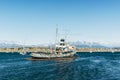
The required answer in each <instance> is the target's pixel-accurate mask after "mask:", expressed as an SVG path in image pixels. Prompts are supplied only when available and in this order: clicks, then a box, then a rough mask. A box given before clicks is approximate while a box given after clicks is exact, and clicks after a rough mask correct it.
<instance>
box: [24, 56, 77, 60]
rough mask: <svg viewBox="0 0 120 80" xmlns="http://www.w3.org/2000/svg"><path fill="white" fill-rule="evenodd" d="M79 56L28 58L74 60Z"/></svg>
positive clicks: (34, 58)
mask: <svg viewBox="0 0 120 80" xmlns="http://www.w3.org/2000/svg"><path fill="white" fill-rule="evenodd" d="M77 57H78V56H70V57H54V58H42V57H41V58H36V57H32V58H26V59H27V60H73V59H75V58H77Z"/></svg>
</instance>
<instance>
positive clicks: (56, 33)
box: [55, 28, 58, 53]
mask: <svg viewBox="0 0 120 80" xmlns="http://www.w3.org/2000/svg"><path fill="white" fill-rule="evenodd" d="M57 39H58V28H56V39H55V53H56V45H57Z"/></svg>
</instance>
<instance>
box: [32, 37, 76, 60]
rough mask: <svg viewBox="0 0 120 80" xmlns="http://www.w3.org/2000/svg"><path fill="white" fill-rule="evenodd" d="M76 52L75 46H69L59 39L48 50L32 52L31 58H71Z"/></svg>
mask: <svg viewBox="0 0 120 80" xmlns="http://www.w3.org/2000/svg"><path fill="white" fill-rule="evenodd" d="M75 53H76V47H75V46H71V45H69V44H68V43H66V42H65V39H61V40H60V42H59V43H57V44H56V45H55V48H54V49H52V50H51V51H50V52H33V53H31V56H32V59H53V58H71V57H73V56H74V55H75Z"/></svg>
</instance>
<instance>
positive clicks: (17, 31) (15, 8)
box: [0, 0, 120, 45]
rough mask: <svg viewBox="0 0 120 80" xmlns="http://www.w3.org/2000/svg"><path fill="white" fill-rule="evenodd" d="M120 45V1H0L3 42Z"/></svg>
mask: <svg viewBox="0 0 120 80" xmlns="http://www.w3.org/2000/svg"><path fill="white" fill-rule="evenodd" d="M56 28H58V30H59V32H58V33H59V35H60V37H61V38H62V37H63V34H67V35H68V37H67V39H68V40H69V41H88V42H91V41H92V42H103V43H105V42H106V43H115V44H119V43H120V36H119V34H120V0H0V41H4V40H5V41H15V42H19V43H24V42H25V43H26V44H32V45H34V44H46V43H53V42H54V41H55V33H56V32H55V31H56Z"/></svg>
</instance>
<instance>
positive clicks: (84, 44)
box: [70, 41, 107, 48]
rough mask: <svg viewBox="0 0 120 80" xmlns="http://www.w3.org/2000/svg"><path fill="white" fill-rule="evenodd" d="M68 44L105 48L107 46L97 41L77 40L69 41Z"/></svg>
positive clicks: (80, 46) (79, 46)
mask: <svg viewBox="0 0 120 80" xmlns="http://www.w3.org/2000/svg"><path fill="white" fill-rule="evenodd" d="M70 44H72V45H75V46H76V47H78V48H82V47H83V48H90V47H92V48H105V47H107V46H105V45H103V44H100V43H97V42H86V41H77V42H70Z"/></svg>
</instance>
